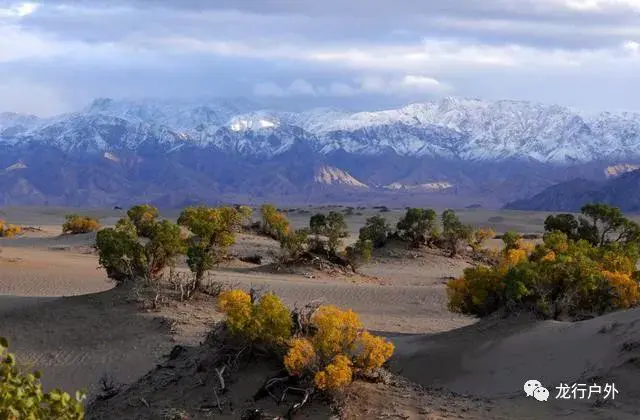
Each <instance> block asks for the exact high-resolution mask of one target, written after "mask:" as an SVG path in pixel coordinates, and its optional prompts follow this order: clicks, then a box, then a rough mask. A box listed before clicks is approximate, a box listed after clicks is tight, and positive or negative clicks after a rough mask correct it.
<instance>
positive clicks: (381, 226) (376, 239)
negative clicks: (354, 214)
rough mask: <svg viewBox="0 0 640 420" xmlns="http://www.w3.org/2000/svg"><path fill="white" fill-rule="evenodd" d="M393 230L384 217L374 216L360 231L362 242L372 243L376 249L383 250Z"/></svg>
mask: <svg viewBox="0 0 640 420" xmlns="http://www.w3.org/2000/svg"><path fill="white" fill-rule="evenodd" d="M390 231H391V228H390V226H389V224H388V223H387V220H386V219H385V218H384V217H382V216H373V217H370V218H368V219H367V221H366V222H365V225H364V226H363V227H362V228H361V229H360V236H359V239H360V241H371V244H372V246H373V247H374V248H381V247H383V246H384V245H385V244H386V243H387V239H388V237H389V233H390Z"/></svg>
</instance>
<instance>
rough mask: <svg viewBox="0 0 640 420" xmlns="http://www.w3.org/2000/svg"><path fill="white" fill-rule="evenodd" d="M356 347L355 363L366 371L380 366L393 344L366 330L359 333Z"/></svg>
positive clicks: (390, 354) (391, 350) (388, 356)
mask: <svg viewBox="0 0 640 420" xmlns="http://www.w3.org/2000/svg"><path fill="white" fill-rule="evenodd" d="M356 347H357V350H356V357H355V365H356V366H358V367H359V368H361V369H363V370H364V371H367V372H368V371H372V370H374V369H377V368H379V367H380V366H382V365H383V364H384V363H385V362H386V361H387V360H389V359H390V358H391V356H392V355H393V350H394V347H393V344H391V343H390V342H388V341H387V340H385V339H384V338H382V337H377V336H375V335H373V334H371V333H369V332H368V331H364V332H362V334H360V337H359V338H358V342H357V345H356Z"/></svg>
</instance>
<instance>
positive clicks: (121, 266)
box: [95, 217, 185, 283]
mask: <svg viewBox="0 0 640 420" xmlns="http://www.w3.org/2000/svg"><path fill="white" fill-rule="evenodd" d="M140 229H142V231H143V232H144V235H143V234H141V233H140ZM140 237H145V238H147V239H148V240H147V241H146V242H144V243H142V242H141V241H140V240H139V238H140ZM95 246H96V248H97V250H98V254H99V262H100V266H101V267H103V268H104V269H105V270H106V272H107V275H108V276H109V278H111V279H113V280H114V281H116V282H117V283H123V282H125V281H126V280H133V279H136V278H144V279H146V280H148V281H157V280H158V279H159V278H160V276H161V275H162V273H163V272H164V269H165V268H166V267H167V266H173V264H174V261H175V258H176V257H177V256H178V255H180V254H182V253H184V251H185V246H184V240H183V237H182V232H181V230H180V227H179V226H177V225H176V224H174V223H171V222H169V221H168V220H163V221H161V222H156V221H150V220H147V219H144V218H143V221H142V222H141V221H140V220H138V224H137V225H136V224H135V223H134V222H133V221H132V220H131V219H129V218H128V217H127V218H123V219H120V220H119V221H118V223H116V226H115V228H106V229H102V230H100V231H99V232H98V233H97V235H96V244H95Z"/></svg>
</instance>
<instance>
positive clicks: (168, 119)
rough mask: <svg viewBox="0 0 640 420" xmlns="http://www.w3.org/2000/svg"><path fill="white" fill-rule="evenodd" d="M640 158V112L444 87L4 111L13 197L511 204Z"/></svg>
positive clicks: (3, 162)
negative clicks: (296, 106) (376, 102)
mask: <svg viewBox="0 0 640 420" xmlns="http://www.w3.org/2000/svg"><path fill="white" fill-rule="evenodd" d="M639 162H640V114H634V113H608V112H604V113H597V114H586V113H581V112H577V111H574V110H571V109H569V108H566V107H561V106H557V105H544V104H537V103H531V102H518V101H506V100H505V101H493V102H492V101H483V100H475V99H460V98H444V99H442V100H439V101H433V102H424V103H413V104H409V105H407V106H405V107H402V108H398V109H390V110H382V111H370V112H349V111H345V110H339V109H332V108H316V109H311V110H308V111H302V112H292V111H288V110H282V109H268V108H266V107H265V106H264V104H259V103H254V102H252V101H249V100H236V99H233V100H231V99H211V100H202V101H197V102H196V101H185V100H114V99H109V98H100V99H96V100H95V101H93V102H92V103H91V104H89V105H88V106H87V107H85V108H84V109H82V110H80V111H78V112H74V113H69V114H64V115H59V116H55V117H51V118H39V117H36V116H32V115H22V114H17V113H0V204H4V205H14V204H37V205H42V204H51V205H66V206H106V205H127V204H130V203H133V202H139V201H146V202H152V203H154V204H156V205H159V206H165V207H173V206H184V205H187V204H192V203H197V202H209V203H215V202H221V201H225V202H228V201H234V202H262V201H275V202H278V203H281V202H282V203H291V204H311V203H321V202H328V201H330V202H334V203H353V204H355V203H377V204H390V203H392V204H397V205H418V204H420V205H434V206H439V205H446V206H455V207H460V206H466V205H472V204H475V205H477V204H480V205H483V206H488V207H500V206H502V205H503V204H504V203H507V202H512V201H514V200H519V199H523V198H526V197H530V196H532V195H535V194H537V193H540V192H541V191H543V190H545V189H546V188H548V187H550V186H552V185H554V184H557V183H561V182H564V181H570V180H572V179H576V178H583V179H585V180H586V181H587V182H595V183H600V182H604V181H605V180H606V179H608V178H612V177H613V178H615V177H618V176H620V174H624V173H626V172H628V171H630V170H633V168H636V169H637V167H638V166H637V164H638V163H639Z"/></svg>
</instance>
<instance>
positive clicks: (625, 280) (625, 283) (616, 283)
mask: <svg viewBox="0 0 640 420" xmlns="http://www.w3.org/2000/svg"><path fill="white" fill-rule="evenodd" d="M602 274H603V276H604V278H605V280H606V281H607V282H608V284H609V287H611V289H612V291H613V293H614V297H613V303H614V305H615V306H616V307H617V308H620V309H627V308H630V307H632V306H635V305H637V304H638V303H640V288H639V287H638V282H637V281H635V280H634V279H632V278H631V276H630V275H629V274H627V273H618V272H611V271H603V272H602Z"/></svg>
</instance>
